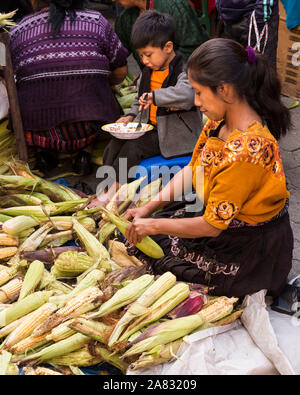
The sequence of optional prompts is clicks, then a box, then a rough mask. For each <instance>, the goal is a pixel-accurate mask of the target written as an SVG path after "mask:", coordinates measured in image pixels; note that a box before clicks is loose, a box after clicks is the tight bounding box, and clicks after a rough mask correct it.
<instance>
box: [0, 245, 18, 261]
mask: <svg viewBox="0 0 300 395" xmlns="http://www.w3.org/2000/svg"><path fill="white" fill-rule="evenodd" d="M17 252H18V248H17V247H0V259H8V258H11V257H12V256H14V255H16V253H17Z"/></svg>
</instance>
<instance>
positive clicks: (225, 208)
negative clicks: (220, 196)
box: [214, 201, 238, 221]
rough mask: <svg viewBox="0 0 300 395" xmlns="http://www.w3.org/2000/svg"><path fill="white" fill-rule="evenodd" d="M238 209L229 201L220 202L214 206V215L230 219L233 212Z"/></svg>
mask: <svg viewBox="0 0 300 395" xmlns="http://www.w3.org/2000/svg"><path fill="white" fill-rule="evenodd" d="M237 211H238V208H237V207H236V206H235V205H234V204H233V203H229V202H226V201H224V202H221V203H219V204H218V205H217V206H216V207H215V208H214V213H215V215H216V216H217V217H218V218H219V219H221V220H225V221H228V220H231V219H232V218H233V217H234V215H235V213H236V212H237Z"/></svg>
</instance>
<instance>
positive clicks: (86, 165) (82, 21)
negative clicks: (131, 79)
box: [11, 0, 128, 175]
mask: <svg viewBox="0 0 300 395" xmlns="http://www.w3.org/2000/svg"><path fill="white" fill-rule="evenodd" d="M31 3H32V7H33V9H34V11H35V12H34V14H32V15H31V16H27V17H25V18H24V19H23V20H22V21H21V22H20V23H19V25H18V26H17V27H15V28H14V29H12V30H11V52H12V57H13V63H14V69H15V74H16V80H17V89H18V95H19V101H20V108H21V114H22V120H23V125H24V130H25V131H26V141H27V144H28V145H29V146H34V147H36V148H37V149H39V150H40V153H39V154H38V156H39V157H38V163H39V164H40V168H41V170H43V171H47V170H50V169H51V167H55V166H56V163H57V159H56V158H54V155H53V154H55V153H58V152H78V154H77V157H76V159H75V165H74V170H75V172H76V173H79V174H81V175H86V174H88V173H89V172H90V171H91V163H90V151H91V148H92V143H93V141H94V140H95V138H96V136H97V133H98V131H99V129H100V127H101V124H103V123H109V122H114V120H115V119H116V118H118V117H119V116H120V115H121V108H120V106H119V104H118V102H117V100H116V98H115V96H114V94H113V91H112V88H111V85H114V84H119V83H120V82H122V80H123V79H124V78H125V76H126V74H127V55H128V53H127V50H126V49H125V48H124V47H123V46H122V44H121V42H120V40H119V39H118V37H117V35H116V34H115V32H114V30H113V29H112V27H111V25H110V23H109V22H108V21H107V20H106V19H105V18H104V17H103V16H102V14H101V13H100V12H97V11H91V10H87V9H85V0H31ZM49 151H51V152H49Z"/></svg>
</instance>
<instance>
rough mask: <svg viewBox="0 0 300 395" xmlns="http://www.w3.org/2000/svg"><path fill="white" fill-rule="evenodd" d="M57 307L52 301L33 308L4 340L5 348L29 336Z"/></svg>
mask: <svg viewBox="0 0 300 395" xmlns="http://www.w3.org/2000/svg"><path fill="white" fill-rule="evenodd" d="M56 309H57V307H56V305H55V304H53V303H45V304H44V305H42V306H41V307H39V308H38V309H37V310H35V311H34V312H33V313H32V314H31V315H30V316H29V317H28V318H27V319H26V320H24V321H22V322H21V324H20V325H18V327H17V328H16V329H15V330H14V331H13V332H11V333H10V335H9V336H8V338H7V339H6V340H5V348H6V349H7V348H8V349H9V348H11V347H12V346H14V345H15V344H16V343H18V342H19V341H20V340H22V339H24V338H25V337H27V336H30V335H31V333H32V332H33V330H34V328H36V327H37V326H38V325H40V324H41V323H42V322H44V321H46V320H47V318H48V317H49V316H50V315H51V314H52V313H53V312H54V311H55V310H56Z"/></svg>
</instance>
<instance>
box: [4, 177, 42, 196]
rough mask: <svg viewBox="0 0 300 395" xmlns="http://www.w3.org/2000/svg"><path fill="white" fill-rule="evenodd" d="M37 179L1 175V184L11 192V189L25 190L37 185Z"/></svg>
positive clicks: (5, 189)
mask: <svg viewBox="0 0 300 395" xmlns="http://www.w3.org/2000/svg"><path fill="white" fill-rule="evenodd" d="M36 184H37V183H36V180H35V179H33V178H26V177H22V176H11V175H7V176H6V175H0V186H1V187H2V188H3V190H4V191H6V192H7V193H9V191H10V190H17V191H23V190H25V188H27V189H32V188H34V187H35V186H36Z"/></svg>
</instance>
